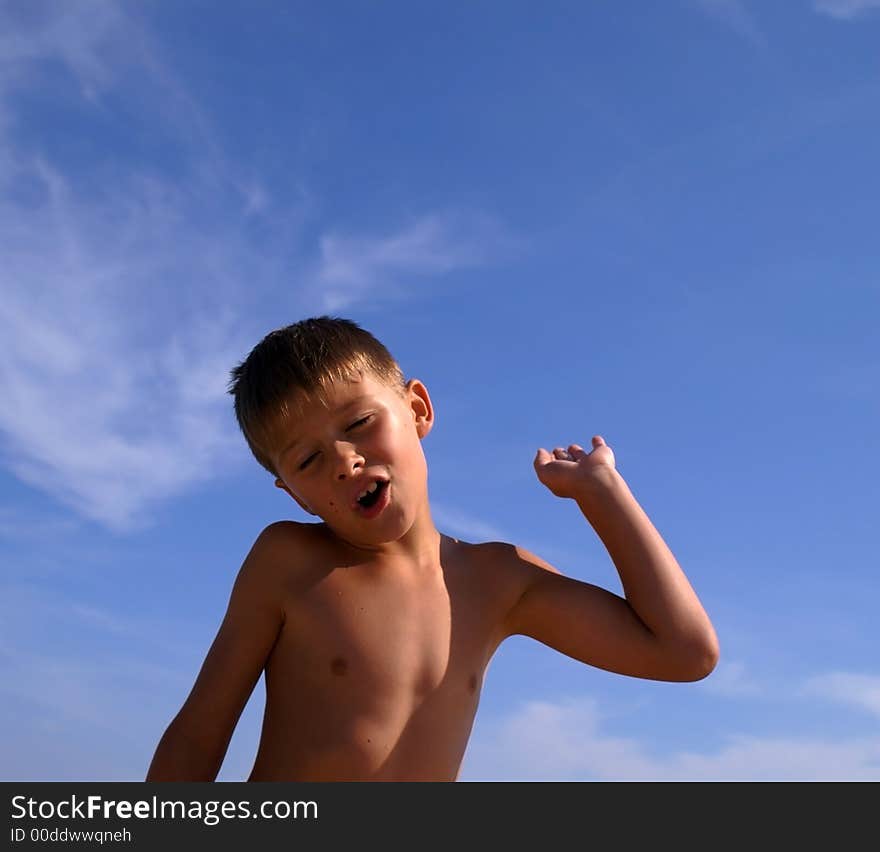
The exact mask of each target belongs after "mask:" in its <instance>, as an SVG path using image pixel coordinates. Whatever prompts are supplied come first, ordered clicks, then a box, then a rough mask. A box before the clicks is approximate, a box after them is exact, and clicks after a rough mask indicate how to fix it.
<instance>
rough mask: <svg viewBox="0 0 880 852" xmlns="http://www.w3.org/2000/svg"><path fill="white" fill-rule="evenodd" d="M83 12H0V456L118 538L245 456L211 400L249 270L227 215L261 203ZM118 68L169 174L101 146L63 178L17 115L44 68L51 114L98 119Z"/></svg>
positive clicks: (158, 78)
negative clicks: (176, 158) (171, 168)
mask: <svg viewBox="0 0 880 852" xmlns="http://www.w3.org/2000/svg"><path fill="white" fill-rule="evenodd" d="M52 8H54V7H52ZM89 11H90V12H94V15H92V14H89V15H86V14H83V9H82V7H81V6H80V7H78V8H77V10H76V12H57V13H55V12H52V9H51V8H50V7H48V6H45V5H40V4H37V5H36V6H34V8H33V10H32V12H33V13H32V14H29V15H23V16H21V19H19V18H16V17H15V16H13V15H12V13H11V11H10V10H9V7H6V9H5V11H4V12H3V13H2V14H0V22H2V24H3V25H4V27H3V36H2V37H0V115H2V117H3V118H4V121H2V122H0V230H2V232H3V234H4V240H3V241H2V243H0V337H2V339H3V341H4V357H3V359H2V361H0V391H2V395H3V398H4V406H3V407H2V409H0V432H2V437H3V440H2V444H0V447H2V461H3V463H4V465H5V466H6V468H7V469H8V470H10V471H11V472H12V473H13V474H14V475H16V476H17V477H18V478H19V479H20V480H22V481H23V482H25V483H27V484H29V485H31V486H33V487H35V488H37V489H40V490H43V491H46V492H48V493H49V494H51V495H53V496H54V497H55V498H56V499H58V500H59V501H60V502H61V503H63V504H66V505H67V506H70V507H72V508H73V509H74V510H75V511H77V512H78V513H79V514H81V515H83V516H85V517H88V518H90V519H93V520H95V521H98V522H100V523H103V524H105V525H107V526H109V527H112V528H115V529H120V530H122V529H128V528H130V527H132V526H136V525H138V524H141V523H143V522H144V520H145V518H146V517H147V512H148V510H149V508H150V506H152V505H154V504H155V503H156V501H158V500H161V499H163V498H167V497H169V496H171V495H175V494H178V493H180V492H182V491H184V490H185V489H187V488H188V487H190V486H191V485H192V484H193V483H196V482H199V481H202V480H206V479H208V478H210V477H213V476H215V475H216V474H217V472H218V470H222V469H223V466H224V462H225V463H226V464H227V465H228V462H227V461H226V460H227V459H228V458H229V457H230V456H234V455H235V454H236V453H238V452H241V453H242V457H245V455H246V454H244V452H243V451H242V442H241V439H240V437H239V436H238V435H237V431H236V429H235V426H234V421H233V419H232V416H231V408H230V400H229V397H228V396H227V395H226V393H225V389H226V382H227V378H228V371H229V369H230V368H231V367H232V366H233V365H234V364H235V362H236V361H237V360H239V359H240V358H241V357H242V355H243V354H244V353H245V352H246V351H247V348H246V343H245V341H250V340H251V339H252V337H254V336H255V334H256V332H255V331H254V327H253V325H252V323H253V321H251V323H248V322H242V320H241V316H242V315H247V314H248V311H246V310H245V307H246V304H247V302H246V297H245V287H246V286H247V285H248V284H249V285H258V284H259V281H260V277H261V275H262V274H263V270H264V269H265V268H266V264H265V263H263V262H262V260H261V257H260V252H258V251H257V250H255V249H254V248H252V247H249V246H248V245H247V244H246V243H245V242H244V241H243V239H242V237H241V236H240V233H239V231H240V229H239V227H238V220H237V215H238V214H239V213H241V214H242V215H244V214H245V213H247V214H248V215H250V214H255V213H258V212H259V210H260V209H261V208H262V207H264V206H265V205H266V204H267V200H266V196H265V193H263V192H262V191H261V190H260V189H259V187H258V185H257V184H255V183H254V182H252V181H251V182H247V181H243V180H241V179H239V178H238V177H237V176H236V175H234V174H233V173H231V172H229V171H228V169H227V165H226V164H225V163H224V162H223V161H222V158H219V157H218V156H217V155H216V150H217V148H216V146H215V145H212V144H211V143H210V142H209V141H208V136H209V134H208V133H207V130H206V125H205V122H204V120H203V119H202V118H201V117H200V115H199V112H198V110H197V109H194V108H190V107H191V104H190V103H189V100H188V98H187V97H186V94H185V92H184V91H183V90H182V89H181V88H180V87H178V86H176V84H175V83H174V81H173V80H172V79H171V77H170V75H169V74H168V73H167V72H166V71H165V70H164V69H162V67H161V65H160V64H159V63H158V62H157V61H156V59H155V57H154V56H153V55H152V54H151V53H150V51H149V49H148V46H147V41H146V39H145V38H144V37H143V34H142V32H141V30H140V29H139V28H138V27H137V26H136V25H135V24H134V23H133V22H132V21H131V20H130V19H129V18H126V17H125V16H124V15H123V14H122V13H121V12H120V11H119V8H118V6H117V5H115V4H107V3H96V4H93V5H91V6H90V7H89ZM133 67H136V68H137V69H138V71H139V72H140V77H139V79H140V82H139V83H137V84H133V85H135V88H137V87H138V86H139V87H141V88H139V89H137V90H138V93H139V94H140V95H143V94H144V93H145V91H146V90H147V89H150V88H151V87H152V88H153V89H155V93H154V94H153V96H152V99H151V98H150V97H149V96H146V97H144V98H143V99H141V101H140V102H141V104H142V107H141V112H142V115H141V117H140V120H143V121H146V122H152V124H153V126H154V127H155V128H156V132H157V133H158V134H160V135H168V134H171V136H172V137H174V138H175V140H176V145H177V148H178V150H179V151H180V153H181V156H182V162H183V163H184V164H185V163H186V162H190V164H191V165H192V168H191V169H189V170H185V172H184V176H183V177H181V176H180V175H177V176H176V177H174V178H171V177H167V178H166V177H164V176H163V175H162V174H161V172H157V171H156V169H155V167H154V166H153V165H152V164H149V163H144V162H135V163H129V162H125V161H124V160H114V158H113V157H114V152H108V155H107V157H106V158H105V159H104V160H102V161H101V162H100V163H99V164H97V165H92V166H87V167H80V169H79V170H77V171H76V172H74V171H71V170H70V169H69V168H67V169H66V168H65V166H64V165H63V164H62V162H63V151H62V153H61V154H59V153H58V151H61V149H57V150H56V148H57V146H55V148H53V139H54V134H45V135H44V136H43V137H41V136H40V135H39V133H38V132H36V131H35V129H34V128H33V127H25V126H24V125H23V123H22V122H19V121H17V119H18V117H19V106H20V103H21V101H22V99H26V97H27V95H28V93H29V91H30V88H31V87H32V86H34V85H36V84H37V83H38V82H39V81H41V80H42V78H43V76H44V75H45V74H47V73H49V70H52V73H53V74H55V75H56V77H58V75H59V74H60V75H61V76H60V77H58V79H54V78H53V79H54V82H53V83H52V85H51V86H49V87H48V88H46V89H45V90H46V91H49V92H53V93H55V94H56V95H57V96H58V97H59V98H64V99H65V103H66V109H80V110H81V115H82V118H83V121H84V122H88V121H89V120H90V119H92V118H93V117H95V116H97V115H101V116H102V117H103V118H104V119H105V120H108V115H109V112H112V110H109V108H108V107H107V106H106V105H105V103H104V102H103V101H102V100H101V99H102V97H103V96H104V95H105V94H109V93H111V92H112V91H113V90H114V88H119V89H122V88H123V83H124V82H125V80H124V79H123V78H124V76H125V71H126V69H128V70H131V68H133ZM126 80H127V78H126ZM144 81H146V82H144ZM129 85H132V84H129ZM70 86H73V90H74V92H75V91H76V90H77V88H78V89H79V91H80V93H81V95H82V96H83V100H82V101H79V102H77V100H76V97H75V96H74V97H73V99H71V98H70V92H69V89H68V87H70ZM126 91H127V92H128V93H129V94H130V93H131V91H132V90H131V89H126ZM44 96H45V95H44ZM169 104H171V105H174V104H176V105H177V108H178V111H177V113H173V110H171V108H170V107H169ZM184 108H185V109H184ZM182 112H184V113H185V119H184V118H182V117H181V113H182ZM172 113H173V114H172ZM119 120H120V121H121V120H123V119H122V118H120V119H119ZM192 128H196V129H195V130H193V129H192ZM27 133H30V136H28V135H27ZM193 134H195V135H196V136H197V137H198V139H197V140H196V141H197V142H198V144H197V145H196V144H195V142H194V135H193ZM196 161H197V165H195V163H196ZM242 273H244V274H242Z"/></svg>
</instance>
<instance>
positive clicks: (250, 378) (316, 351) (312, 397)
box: [229, 316, 405, 476]
mask: <svg viewBox="0 0 880 852" xmlns="http://www.w3.org/2000/svg"><path fill="white" fill-rule="evenodd" d="M367 373H371V374H372V375H373V376H374V377H375V378H377V379H379V380H380V381H381V382H383V383H384V384H387V385H388V386H389V387H392V388H394V389H396V390H398V391H399V392H400V393H401V394H403V392H404V389H405V382H404V378H403V372H402V371H401V369H400V367H399V365H398V364H397V361H395V360H394V358H393V356H392V355H391V353H390V352H389V351H388V350H387V349H386V348H385V346H384V345H383V344H382V343H381V342H380V341H378V340H377V339H376V338H375V337H373V335H372V334H370V332H368V331H365V330H364V329H362V328H361V327H360V326H359V325H358V324H357V323H355V322H352V321H351V320H347V319H341V318H339V317H328V316H322V317H313V318H311V319H305V320H301V321H300V322H297V323H294V324H293V325H288V326H285V327H284V328H279V329H276V330H275V331H272V332H270V333H269V334H267V335H266V336H265V337H264V338H263V339H262V340H261V341H260V342H259V343H258V344H257V345H256V346H255V347H254V348H253V349H252V350H251V352H250V354H249V355H248V356H247V358H245V359H244V361H242V362H241V364H239V365H238V366H237V367H235V369H233V370H232V374H231V375H232V378H231V381H230V384H229V393H230V394H231V395H232V396H233V398H234V400H235V403H234V405H235V417H236V419H237V420H238V425H239V428H240V429H241V431H242V434H243V435H244V437H245V440H246V441H247V443H248V446H249V447H250V449H251V452H252V453H253V454H254V457H255V458H256V460H257V461H258V462H259V463H260V464H261V465H262V466H263V467H264V468H266V470H268V471H269V473H271V474H272V475H273V476H278V471H277V470H276V469H275V465H274V463H273V462H272V460H271V459H270V458H269V455H270V452H271V444H272V442H273V439H274V438H275V435H274V432H275V431H276V429H277V426H278V424H279V421H280V420H284V419H287V418H289V417H290V416H292V415H295V413H296V412H297V410H298V409H301V408H302V407H303V405H304V404H305V403H307V402H315V403H317V404H326V401H327V393H326V391H327V388H328V386H329V385H330V383H331V382H333V381H337V382H338V381H343V380H347V379H350V378H352V377H356V376H358V375H364V374H367Z"/></svg>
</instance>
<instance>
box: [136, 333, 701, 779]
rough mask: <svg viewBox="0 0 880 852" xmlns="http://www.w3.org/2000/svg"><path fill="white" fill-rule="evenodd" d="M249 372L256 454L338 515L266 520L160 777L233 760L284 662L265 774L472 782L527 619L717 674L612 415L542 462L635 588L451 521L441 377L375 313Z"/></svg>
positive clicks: (595, 651)
mask: <svg viewBox="0 0 880 852" xmlns="http://www.w3.org/2000/svg"><path fill="white" fill-rule="evenodd" d="M232 375H233V381H232V384H231V389H230V393H232V394H233V396H234V397H235V411H236V416H237V418H238V422H239V425H240V426H241V429H242V432H243V433H244V436H245V438H246V440H247V442H248V445H249V446H250V448H251V450H252V451H253V453H254V455H255V457H256V458H257V460H258V461H259V462H260V463H261V464H262V465H263V466H264V467H265V468H266V469H267V470H268V471H269V472H270V473H271V474H272V475H273V477H275V484H276V485H277V486H278V487H279V488H281V489H282V490H283V491H285V492H286V493H287V494H289V495H290V496H291V497H292V498H293V499H294V500H295V501H296V502H297V503H298V504H299V505H300V506H301V507H302V509H303V510H305V511H306V512H308V513H309V514H311V515H314V516H316V517H317V518H319V519H320V521H321V522H320V523H297V522H294V521H279V522H277V523H274V524H271V525H270V526H268V527H267V528H266V529H264V530H263V531H262V532H261V533H260V535H259V536H258V537H257V539H256V541H255V542H254V545H253V547H252V548H251V551H250V553H249V554H248V556H247V558H246V559H245V561H244V564H243V565H242V567H241V570H240V572H239V574H238V577H237V579H236V581H235V584H234V586H233V589H232V594H231V596H230V600H229V607H228V610H227V612H226V615H225V618H224V619H223V623H222V624H221V626H220V629H219V632H218V633H217V636H216V638H215V640H214V642H213V644H212V645H211V648H210V650H209V652H208V655H207V657H206V659H205V661H204V664H203V666H202V668H201V671H200V672H199V675H198V678H197V680H196V682H195V685H194V687H193V689H192V692H191V693H190V695H189V697H188V698H187V699H186V702H185V703H184V705H183V707H182V708H181V710H180V712H179V713H178V714H177V716H176V717H175V718H174V720H173V721H172V722H171V724H170V725H169V727H168V729H167V730H166V732H165V734H164V736H163V737H162V739H161V741H160V743H159V746H158V748H157V749H156V754H155V756H154V758H153V761H152V764H151V766H150V769H149V773H148V775H147V780H148V781H165V780H190V781H208V780H213V779H214V778H215V777H216V775H217V772H218V771H219V769H220V766H221V764H222V762H223V758H224V756H225V754H226V749H227V746H228V744H229V740H230V738H231V736H232V732H233V730H234V728H235V725H236V723H237V721H238V718H239V716H240V714H241V712H242V710H243V708H244V706H245V704H246V703H247V700H248V698H249V696H250V694H251V692H252V690H253V688H254V686H255V684H256V682H257V680H258V679H259V677H260V674H261V673H262V672H263V671H265V673H266V709H265V716H264V719H263V729H262V734H261V737H260V744H259V749H258V753H257V757H256V761H255V764H254V767H253V771H252V772H251V775H250V779H249V780H251V781H275V780H278V781H281V780H283V781H321V780H365V781H366V780H370V781H379V780H389V781H390V780H395V781H411V780H412V781H414V780H449V781H452V780H455V779H456V778H457V777H458V771H459V766H460V764H461V761H462V757H463V755H464V752H465V747H466V745H467V741H468V737H469V735H470V732H471V727H472V724H473V721H474V716H475V714H476V711H477V704H478V701H479V696H480V688H481V686H482V682H483V674H484V672H485V670H486V666H487V665H488V663H489V660H490V659H491V657H492V655H493V654H494V653H495V650H496V649H497V648H498V646H499V645H500V644H501V642H502V641H503V640H504V639H505V638H506V637H508V636H513V635H515V634H521V635H525V636H531V637H533V638H534V639H537V640H538V641H539V642H542V643H544V644H545V645H548V646H550V647H551V648H555V649H556V650H557V651H560V652H561V653H563V654H567V655H568V656H569V657H573V658H574V659H576V660H580V661H581V662H583V663H586V664H588V665H591V666H597V667H599V668H602V669H606V670H608V671H611V672H617V673H619V674H622V675H629V676H632V677H639V678H650V679H653V680H663V681H695V680H699V679H700V678H703V677H706V675H708V674H709V673H710V672H711V671H712V669H713V668H714V666H715V664H716V662H717V660H718V640H717V638H716V636H715V631H714V629H713V627H712V624H711V622H710V620H709V617H708V616H707V614H706V612H705V611H704V610H703V607H702V606H701V604H700V601H699V599H698V598H697V595H696V594H695V593H694V590H693V589H692V588H691V586H690V583H689V582H688V580H687V578H686V577H685V575H684V573H683V572H682V570H681V568H680V567H679V565H678V563H677V562H676V560H675V557H674V556H673V555H672V553H671V552H670V551H669V549H668V548H667V546H666V544H665V543H664V541H663V539H662V538H661V537H660V534H659V533H658V532H657V530H656V529H655V528H654V526H653V525H652V523H651V521H650V520H649V519H648V517H647V516H646V515H645V513H644V511H643V510H642V509H641V507H640V506H639V504H638V502H637V501H636V499H635V498H634V497H633V495H632V493H631V492H630V490H629V488H628V486H627V484H626V483H625V482H624V480H623V478H622V477H621V475H620V473H619V472H618V471H617V470H616V468H615V460H614V454H613V452H612V450H611V448H610V447H609V446H608V445H607V444H606V443H605V441H604V440H603V439H602V438H601V437H600V436H598V435H597V436H595V437H593V439H592V447H591V449H590V451H587V450H585V449H583V448H582V447H580V446H578V445H577V444H571V445H570V446H568V447H567V448H566V449H563V448H561V447H558V448H556V449H554V450H553V451H552V452H548V451H547V450H545V449H539V450H538V452H537V455H536V457H535V459H534V468H535V472H536V474H537V477H538V479H539V480H540V481H541V482H542V483H543V484H544V485H545V486H546V487H547V488H549V489H550V491H551V492H552V493H553V494H555V495H556V496H557V497H566V498H570V499H573V500H575V501H576V502H577V504H578V506H579V507H580V509H581V511H582V513H583V515H584V517H585V518H586V519H587V521H588V522H589V523H590V525H591V526H592V527H593V529H594V530H595V532H596V534H597V535H598V536H599V537H600V539H601V540H602V542H603V544H604V545H605V547H606V548H607V550H608V553H609V555H610V556H611V559H612V560H613V562H614V565H615V566H616V568H617V571H618V573H619V574H620V579H621V582H622V586H623V590H624V594H625V597H620V596H619V595H616V594H614V593H612V592H610V591H607V590H605V589H602V588H599V587H597V586H594V585H591V584H590V583H585V582H581V581H580V580H576V579H573V578H569V577H565V576H563V575H562V574H560V573H559V572H558V571H557V570H556V569H554V568H553V567H552V566H550V565H548V564H547V563H546V562H544V561H543V560H542V559H540V558H539V557H537V556H535V555H533V554H531V553H529V552H528V551H526V550H524V549H523V548H521V547H517V546H515V545H513V544H506V543H502V542H486V543H481V544H470V543H467V542H464V541H459V540H458V539H455V538H452V537H450V536H447V535H443V534H442V533H440V532H438V530H437V528H436V527H435V526H434V522H433V520H432V518H431V509H430V504H429V501H428V471H427V465H426V461H425V456H424V453H423V451H422V444H421V442H422V441H423V440H424V438H425V437H426V436H427V435H428V433H429V432H430V431H431V427H432V425H433V423H434V408H433V406H432V403H431V398H430V396H429V395H428V390H427V388H426V387H425V385H424V384H422V382H420V381H419V380H418V379H410V380H409V381H404V377H403V375H402V373H401V371H400V368H399V367H398V365H397V363H396V362H395V361H394V359H393V358H392V357H391V355H390V354H389V352H388V350H387V349H386V348H385V347H384V346H383V345H382V344H381V343H380V342H379V341H377V340H376V339H375V338H374V337H373V336H372V335H370V334H369V333H368V332H366V331H364V330H362V329H361V328H359V327H358V326H357V325H356V324H354V323H352V322H350V321H347V320H340V319H333V318H329V317H319V318H315V319H310V320H304V321H302V322H299V323H296V324H295V325H292V326H289V327H287V328H283V329H279V330H277V331H274V332H272V333H271V334H269V335H267V337H266V338H264V340H263V341H261V342H260V343H259V344H258V345H257V346H256V347H255V348H254V350H253V351H252V352H251V353H250V355H249V356H248V357H247V358H246V359H245V361H244V362H242V364H241V365H239V366H238V367H236V369H235V370H234V371H233V374H232Z"/></svg>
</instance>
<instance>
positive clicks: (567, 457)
mask: <svg viewBox="0 0 880 852" xmlns="http://www.w3.org/2000/svg"><path fill="white" fill-rule="evenodd" d="M553 455H554V456H556V458H557V459H559V460H560V461H571V453H569V452H568V450H564V449H563V448H562V447H554V448H553Z"/></svg>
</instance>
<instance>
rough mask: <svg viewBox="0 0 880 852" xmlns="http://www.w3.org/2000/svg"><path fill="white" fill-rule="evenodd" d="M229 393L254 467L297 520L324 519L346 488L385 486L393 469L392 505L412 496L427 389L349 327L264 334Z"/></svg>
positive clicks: (315, 322) (322, 324) (313, 324)
mask: <svg viewBox="0 0 880 852" xmlns="http://www.w3.org/2000/svg"><path fill="white" fill-rule="evenodd" d="M229 392H230V394H232V396H233V397H234V399H235V415H236V418H237V420H238V424H239V426H240V428H241V431H242V433H243V434H244V437H245V440H246V441H247V443H248V446H249V447H250V449H251V451H252V452H253V454H254V456H255V457H256V459H257V461H259V463H260V464H261V465H262V466H263V467H264V468H265V469H266V470H268V471H269V472H270V473H271V474H272V475H273V476H275V477H276V484H277V485H278V486H279V487H280V488H283V489H284V490H285V491H287V492H288V493H289V494H290V495H291V496H292V497H293V498H294V499H295V500H296V501H297V502H298V503H299V504H300V505H301V506H302V507H303V508H304V509H305V510H306V511H308V512H311V513H312V514H320V515H321V516H322V517H325V520H327V518H326V516H325V514H330V515H333V514H334V513H335V512H336V511H338V507H339V505H340V501H341V500H344V499H346V494H347V492H346V491H345V489H346V488H349V490H350V489H351V488H356V487H357V486H358V485H359V484H360V483H362V482H365V481H366V479H367V478H368V477H379V478H385V479H390V477H391V473H390V471H391V469H392V468H394V469H395V470H396V473H397V474H398V475H399V476H400V482H399V487H398V489H397V493H398V496H399V497H402V496H403V495H404V494H406V492H407V491H410V492H412V494H411V496H415V491H417V490H419V489H418V487H417V482H416V480H417V479H418V476H417V474H418V473H419V471H418V470H417V468H422V467H424V456H423V454H422V452H421V447H420V446H419V443H420V440H421V438H423V437H424V436H425V435H426V434H427V433H428V431H430V428H431V424H432V422H433V409H432V406H431V402H430V399H429V397H428V394H427V390H426V389H425V387H424V386H423V385H422V384H421V382H419V381H417V380H415V379H413V380H410V381H409V382H405V380H404V376H403V373H402V371H401V369H400V367H399V366H398V364H397V362H396V361H395V360H394V358H393V357H392V355H391V353H390V352H389V351H388V350H387V349H386V348H385V346H383V344H382V343H380V342H379V341H378V340H377V339H376V338H375V337H373V335H372V334H370V333H369V332H368V331H365V330H364V329H362V328H360V326H358V325H357V324H356V323H354V322H352V321H350V320H346V319H340V318H335V317H327V316H322V317H315V318H312V319H306V320H302V321H301V322H298V323H294V324H293V325H289V326H286V327H285V328H280V329H277V330H276V331H273V332H271V333H270V334H268V335H266V337H264V338H263V340H261V341H260V342H259V343H258V344H257V345H256V346H255V347H254V348H253V350H252V351H251V352H250V354H249V355H248V356H247V358H245V360H244V361H243V362H242V363H241V364H239V365H238V366H237V367H236V368H235V369H234V370H233V371H232V377H231V382H230V388H229ZM361 409H363V411H362V410H361ZM364 417H367V422H366V423H364V424H363V425H359V422H358V419H363V418H364ZM355 418H358V419H355ZM349 420H352V423H349V422H348V421H349ZM300 456H302V458H300ZM425 473H426V472H425ZM327 481H329V482H331V483H332V487H331V488H330V489H328V488H327V487H326V482H327ZM407 483H409V484H407ZM389 490H390V489H389Z"/></svg>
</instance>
